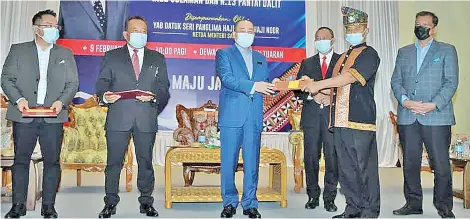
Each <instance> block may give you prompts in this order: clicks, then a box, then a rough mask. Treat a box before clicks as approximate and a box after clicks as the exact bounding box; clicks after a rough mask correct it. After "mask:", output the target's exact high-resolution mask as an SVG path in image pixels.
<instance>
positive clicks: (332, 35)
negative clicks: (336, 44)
mask: <svg viewBox="0 0 470 219" xmlns="http://www.w3.org/2000/svg"><path fill="white" fill-rule="evenodd" d="M320 30H328V31H330V34H331V38H335V34H334V33H333V30H332V29H331V28H329V27H320V28H318V30H317V31H316V32H315V35H317V33H318V31H320Z"/></svg>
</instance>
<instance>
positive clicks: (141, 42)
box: [129, 33, 147, 49]
mask: <svg viewBox="0 0 470 219" xmlns="http://www.w3.org/2000/svg"><path fill="white" fill-rule="evenodd" d="M129 35H130V36H129V44H130V45H131V46H132V47H134V48H136V49H141V48H144V46H145V45H146V44H147V34H145V33H130V34H129Z"/></svg>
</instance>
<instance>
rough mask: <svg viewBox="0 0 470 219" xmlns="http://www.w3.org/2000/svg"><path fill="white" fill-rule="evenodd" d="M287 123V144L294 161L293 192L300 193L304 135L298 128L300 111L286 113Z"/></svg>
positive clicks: (302, 180) (302, 174)
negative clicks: (288, 127) (288, 126)
mask: <svg viewBox="0 0 470 219" xmlns="http://www.w3.org/2000/svg"><path fill="white" fill-rule="evenodd" d="M287 113H288V115H289V123H290V125H291V126H292V129H291V131H290V133H289V144H290V147H291V148H292V156H293V157H292V160H293V161H294V182H295V186H294V191H295V192H296V193H299V192H300V189H302V188H303V187H304V133H303V131H302V130H301V128H300V118H301V114H302V111H301V110H299V111H297V112H294V111H293V110H288V111H287Z"/></svg>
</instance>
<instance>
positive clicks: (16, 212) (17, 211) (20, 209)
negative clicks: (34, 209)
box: [5, 204, 26, 218]
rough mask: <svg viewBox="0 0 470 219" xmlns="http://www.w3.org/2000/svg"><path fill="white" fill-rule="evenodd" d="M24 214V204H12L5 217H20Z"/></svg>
mask: <svg viewBox="0 0 470 219" xmlns="http://www.w3.org/2000/svg"><path fill="white" fill-rule="evenodd" d="M25 215H26V206H25V205H24V204H13V205H12V206H11V209H10V211H8V213H7V214H6V215H5V218H20V217H21V216H25Z"/></svg>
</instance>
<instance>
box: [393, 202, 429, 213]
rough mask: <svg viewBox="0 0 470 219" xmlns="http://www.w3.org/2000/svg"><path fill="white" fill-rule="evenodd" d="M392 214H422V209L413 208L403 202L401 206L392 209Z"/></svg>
mask: <svg viewBox="0 0 470 219" xmlns="http://www.w3.org/2000/svg"><path fill="white" fill-rule="evenodd" d="M393 214H394V215H410V214H423V209H422V208H413V207H412V206H411V205H409V204H405V206H403V207H402V208H400V209H397V210H395V211H393Z"/></svg>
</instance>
